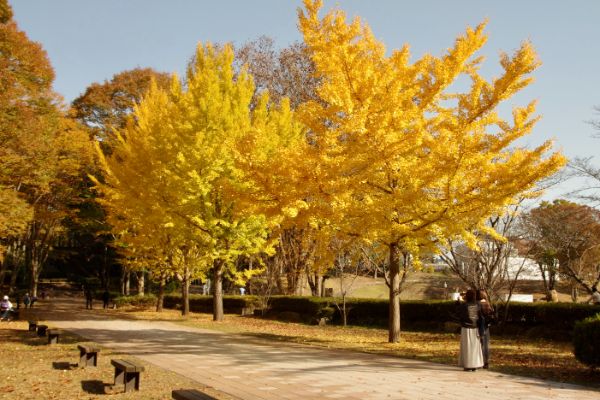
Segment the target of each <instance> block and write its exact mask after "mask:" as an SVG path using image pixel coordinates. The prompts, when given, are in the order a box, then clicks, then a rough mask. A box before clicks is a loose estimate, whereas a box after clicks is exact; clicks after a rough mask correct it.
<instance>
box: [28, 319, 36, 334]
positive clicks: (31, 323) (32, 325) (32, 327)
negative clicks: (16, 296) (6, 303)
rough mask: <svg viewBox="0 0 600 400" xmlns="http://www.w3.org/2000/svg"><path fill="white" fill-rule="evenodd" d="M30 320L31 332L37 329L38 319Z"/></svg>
mask: <svg viewBox="0 0 600 400" xmlns="http://www.w3.org/2000/svg"><path fill="white" fill-rule="evenodd" d="M27 322H29V332H35V331H37V321H27Z"/></svg>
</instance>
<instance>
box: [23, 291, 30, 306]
mask: <svg viewBox="0 0 600 400" xmlns="http://www.w3.org/2000/svg"><path fill="white" fill-rule="evenodd" d="M23 304H24V305H25V308H29V306H30V305H31V297H29V293H25V296H23Z"/></svg>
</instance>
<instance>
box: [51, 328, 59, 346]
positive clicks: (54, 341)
mask: <svg viewBox="0 0 600 400" xmlns="http://www.w3.org/2000/svg"><path fill="white" fill-rule="evenodd" d="M60 335H62V331H61V330H60V329H48V344H57V343H58V337H59V336H60Z"/></svg>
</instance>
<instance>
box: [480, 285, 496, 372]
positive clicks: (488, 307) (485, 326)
mask: <svg viewBox="0 0 600 400" xmlns="http://www.w3.org/2000/svg"><path fill="white" fill-rule="evenodd" d="M477 301H478V302H479V307H480V314H479V319H478V321H477V328H478V330H479V339H480V340H481V352H482V354H483V368H485V369H487V368H489V360H490V325H492V323H494V322H495V321H496V313H495V312H494V307H493V306H492V304H491V303H490V302H489V299H488V296H487V294H486V293H485V291H483V290H478V291H477Z"/></svg>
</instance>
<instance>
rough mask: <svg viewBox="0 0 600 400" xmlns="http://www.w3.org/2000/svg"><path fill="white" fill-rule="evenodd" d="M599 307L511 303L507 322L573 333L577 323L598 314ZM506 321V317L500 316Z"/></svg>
mask: <svg viewBox="0 0 600 400" xmlns="http://www.w3.org/2000/svg"><path fill="white" fill-rule="evenodd" d="M598 310H599V308H598V307H597V306H592V305H589V304H580V303H543V302H540V303H510V305H509V308H508V315H507V318H506V322H508V323H511V324H517V325H522V326H525V327H533V326H539V325H545V326H549V327H552V329H555V330H564V331H571V330H573V327H574V326H575V323H576V322H577V321H581V320H582V319H584V318H587V317H591V316H593V315H595V314H596V313H597V312H598ZM499 318H500V320H501V321H503V320H504V315H500V317H499Z"/></svg>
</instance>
